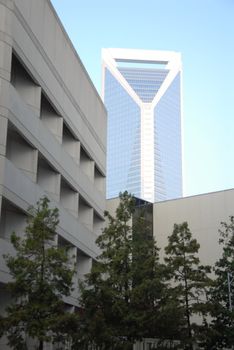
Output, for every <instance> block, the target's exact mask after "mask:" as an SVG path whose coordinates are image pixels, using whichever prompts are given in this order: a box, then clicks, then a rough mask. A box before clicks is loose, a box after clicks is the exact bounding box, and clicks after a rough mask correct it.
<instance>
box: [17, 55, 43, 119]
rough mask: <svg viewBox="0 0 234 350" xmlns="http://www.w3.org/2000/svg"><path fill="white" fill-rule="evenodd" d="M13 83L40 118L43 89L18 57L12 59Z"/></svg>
mask: <svg viewBox="0 0 234 350" xmlns="http://www.w3.org/2000/svg"><path fill="white" fill-rule="evenodd" d="M11 83H12V85H13V86H14V87H15V89H16V90H17V92H18V93H19V95H20V96H21V98H22V99H23V100H24V101H25V103H26V104H27V105H28V106H29V108H31V110H32V111H33V114H34V115H36V116H37V117H40V109H41V87H40V86H38V85H37V84H36V83H35V82H34V81H33V79H32V78H31V76H30V75H29V73H28V72H27V71H26V70H25V68H24V67H23V65H22V63H21V62H19V60H18V59H17V58H16V56H13V57H12V68H11Z"/></svg>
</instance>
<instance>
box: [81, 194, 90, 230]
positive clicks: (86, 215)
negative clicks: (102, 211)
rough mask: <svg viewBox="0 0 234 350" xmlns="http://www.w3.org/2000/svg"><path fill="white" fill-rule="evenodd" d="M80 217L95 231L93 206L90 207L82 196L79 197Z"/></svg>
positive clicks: (84, 223) (83, 222) (82, 221)
mask: <svg viewBox="0 0 234 350" xmlns="http://www.w3.org/2000/svg"><path fill="white" fill-rule="evenodd" d="M78 219H79V221H80V222H81V223H82V224H83V225H85V226H86V227H87V228H88V229H89V230H90V231H93V208H92V207H90V206H89V205H88V203H86V201H84V200H83V199H82V198H81V197H80V198H79V213H78Z"/></svg>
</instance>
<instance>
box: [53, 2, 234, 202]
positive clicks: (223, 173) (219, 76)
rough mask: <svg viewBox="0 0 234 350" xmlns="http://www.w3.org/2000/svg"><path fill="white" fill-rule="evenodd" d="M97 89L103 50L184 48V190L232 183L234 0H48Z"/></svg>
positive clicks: (208, 189) (194, 191)
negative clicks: (110, 48) (112, 48)
mask: <svg viewBox="0 0 234 350" xmlns="http://www.w3.org/2000/svg"><path fill="white" fill-rule="evenodd" d="M52 3H53V5H54V7H55V9H56V11H57V13H58V15H59V17H60V19H61V21H62V23H63V25H64V27H65V29H66V31H67V33H68V35H69V37H70V39H71V41H72V43H73V45H74V47H75V49H76V50H77V52H78V55H79V56H80V58H81V60H82V62H83V64H84V66H85V68H86V70H87V72H88V74H89V75H90V77H91V79H92V81H93V83H94V85H95V86H96V88H97V90H98V92H99V93H100V91H101V49H102V48H109V47H114V48H115V47H116V48H131V49H150V50H168V51H170V50H172V51H178V52H181V55H182V64H183V135H184V194H185V195H194V194H200V193H206V192H211V191H218V190H223V189H228V188H233V187H234V0H144V1H142V0H118V1H112V0H99V1H97V0H92V1H91V0H52Z"/></svg>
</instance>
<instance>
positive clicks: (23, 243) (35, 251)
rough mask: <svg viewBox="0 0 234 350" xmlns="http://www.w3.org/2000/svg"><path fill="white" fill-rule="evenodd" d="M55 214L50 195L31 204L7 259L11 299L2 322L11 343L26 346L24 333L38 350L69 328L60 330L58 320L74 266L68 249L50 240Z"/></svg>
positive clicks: (69, 287)
mask: <svg viewBox="0 0 234 350" xmlns="http://www.w3.org/2000/svg"><path fill="white" fill-rule="evenodd" d="M58 217H59V214H58V209H57V208H55V209H50V208H49V200H48V199H47V198H46V197H45V198H42V199H41V200H39V201H38V202H37V206H36V207H31V208H30V209H29V216H28V219H27V226H26V229H25V235H24V237H23V238H20V237H17V235H16V234H15V233H13V234H12V236H11V242H12V244H13V246H14V248H15V251H16V255H15V256H10V255H6V256H5V260H6V264H7V266H8V268H9V271H10V274H11V276H12V280H11V282H9V283H8V285H7V288H8V290H9V291H10V293H11V295H12V303H11V305H9V306H8V307H7V309H6V312H7V314H6V316H5V317H3V318H2V325H3V328H4V330H5V332H4V333H5V334H6V335H7V337H8V341H9V345H10V346H11V347H12V348H13V349H27V340H28V338H31V340H32V341H34V342H35V344H37V345H36V346H37V349H39V350H42V349H43V343H44V342H55V341H56V340H58V339H59V341H62V342H64V341H65V338H66V337H65V334H66V332H67V331H66V330H65V329H63V334H61V329H60V327H57V325H59V324H60V323H61V318H66V319H67V318H69V316H68V315H65V311H64V303H63V301H62V298H63V296H68V295H69V294H70V292H71V290H72V276H73V274H74V269H73V267H71V266H70V265H69V261H68V255H67V251H66V250H65V249H62V248H58V247H57V246H56V245H55V244H54V239H55V233H56V227H57V225H58V222H59V219H58ZM71 317H72V316H71Z"/></svg>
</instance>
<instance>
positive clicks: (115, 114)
mask: <svg viewBox="0 0 234 350" xmlns="http://www.w3.org/2000/svg"><path fill="white" fill-rule="evenodd" d="M102 60H103V89H102V90H103V91H102V94H103V99H104V102H105V105H106V108H107V111H108V135H107V197H108V198H113V197H117V196H118V194H119V192H120V191H124V190H128V191H129V192H131V193H132V194H133V195H135V196H136V197H138V198H141V199H144V200H147V201H150V202H156V201H162V200H166V199H172V198H178V197H181V196H182V137H181V57H180V54H179V53H176V52H167V51H146V50H126V49H103V52H102Z"/></svg>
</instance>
